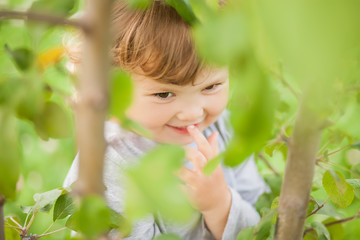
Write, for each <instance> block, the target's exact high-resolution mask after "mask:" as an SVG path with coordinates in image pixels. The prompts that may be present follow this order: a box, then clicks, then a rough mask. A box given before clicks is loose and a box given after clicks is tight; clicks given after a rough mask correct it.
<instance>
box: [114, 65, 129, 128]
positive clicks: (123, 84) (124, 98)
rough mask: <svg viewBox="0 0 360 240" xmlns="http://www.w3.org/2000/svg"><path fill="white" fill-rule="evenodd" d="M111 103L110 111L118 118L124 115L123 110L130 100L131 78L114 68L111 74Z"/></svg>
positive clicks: (122, 117)
mask: <svg viewBox="0 0 360 240" xmlns="http://www.w3.org/2000/svg"><path fill="white" fill-rule="evenodd" d="M110 89H111V103H110V113H111V114H112V115H114V116H115V117H117V118H119V119H120V121H121V120H122V119H124V117H125V110H126V109H127V108H128V107H129V106H130V104H131V100H132V89H133V85H132V80H131V78H130V76H129V75H128V74H126V73H125V72H123V71H120V70H114V71H113V72H112V75H111V87H110Z"/></svg>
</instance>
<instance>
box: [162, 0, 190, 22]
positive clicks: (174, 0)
mask: <svg viewBox="0 0 360 240" xmlns="http://www.w3.org/2000/svg"><path fill="white" fill-rule="evenodd" d="M165 2H166V3H167V4H169V5H170V6H172V7H173V8H174V9H175V10H176V11H177V12H178V14H179V15H180V16H181V17H182V18H183V19H184V20H185V21H187V22H188V23H189V24H190V25H193V24H195V23H196V22H197V19H196V17H195V15H194V13H193V11H192V8H191V6H190V4H189V0H165Z"/></svg>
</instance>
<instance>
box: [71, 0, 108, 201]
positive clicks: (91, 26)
mask: <svg viewBox="0 0 360 240" xmlns="http://www.w3.org/2000/svg"><path fill="white" fill-rule="evenodd" d="M111 5H112V0H101V1H99V0H89V1H87V6H86V16H85V23H87V24H88V27H87V28H85V29H88V30H87V31H85V32H84V35H85V37H84V45H83V54H82V65H81V69H80V79H79V86H78V92H79V102H78V103H77V105H76V125H77V126H76V135H77V144H78V148H79V151H80V159H79V177H78V181H77V183H76V185H75V193H76V194H78V195H80V196H84V195H88V194H99V195H103V191H104V186H103V159H104V153H105V147H106V145H105V140H104V133H103V132H104V121H105V117H106V110H107V107H108V72H109V66H110V60H109V42H110V36H109V29H110V27H109V26H110V24H109V22H110V9H111Z"/></svg>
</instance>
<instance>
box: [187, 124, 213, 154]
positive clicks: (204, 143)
mask: <svg viewBox="0 0 360 240" xmlns="http://www.w3.org/2000/svg"><path fill="white" fill-rule="evenodd" d="M187 130H188V132H189V134H190V136H192V138H193V139H194V140H195V143H196V145H197V147H198V149H199V151H200V152H201V153H202V154H204V156H205V157H206V159H207V160H209V159H211V158H212V157H213V150H212V149H211V146H210V144H209V142H208V140H207V139H206V138H205V136H204V135H203V134H202V133H201V132H200V131H199V129H198V128H196V127H195V126H194V125H190V126H188V127H187Z"/></svg>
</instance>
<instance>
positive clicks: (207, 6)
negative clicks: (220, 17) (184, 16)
mask: <svg viewBox="0 0 360 240" xmlns="http://www.w3.org/2000/svg"><path fill="white" fill-rule="evenodd" d="M188 2H189V4H190V6H191V9H192V11H193V14H194V15H195V17H196V19H197V20H199V21H200V22H201V23H205V22H207V21H208V20H209V19H211V18H212V17H214V15H215V14H216V11H215V10H218V8H219V3H218V1H217V0H188Z"/></svg>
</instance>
